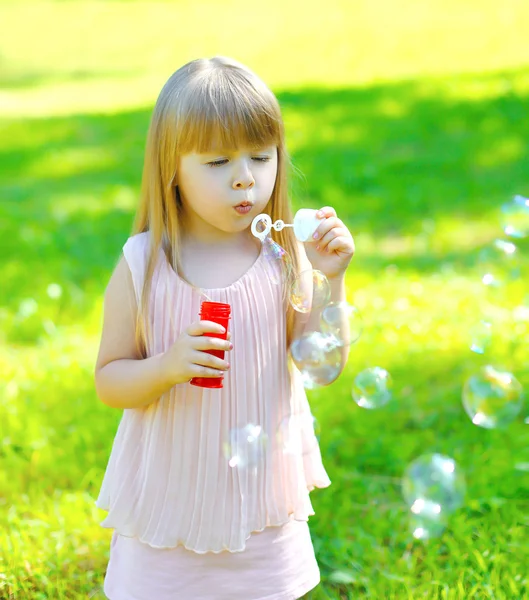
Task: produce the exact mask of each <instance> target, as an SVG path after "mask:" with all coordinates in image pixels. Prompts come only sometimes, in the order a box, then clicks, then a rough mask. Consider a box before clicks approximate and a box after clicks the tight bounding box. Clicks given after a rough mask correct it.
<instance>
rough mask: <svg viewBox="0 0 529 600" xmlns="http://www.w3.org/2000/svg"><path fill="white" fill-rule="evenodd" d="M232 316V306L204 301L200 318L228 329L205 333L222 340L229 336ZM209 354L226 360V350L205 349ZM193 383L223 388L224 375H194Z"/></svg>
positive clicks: (206, 386)
mask: <svg viewBox="0 0 529 600" xmlns="http://www.w3.org/2000/svg"><path fill="white" fill-rule="evenodd" d="M230 316H231V306H230V305H229V304H223V303H222V302H202V305H201V307H200V320H201V321H213V322H214V323H219V325H222V326H223V327H224V329H225V330H226V331H225V333H205V334H204V335H207V336H209V337H214V338H220V339H222V340H225V339H227V337H228V322H229V320H230ZM205 352H207V353H208V354H213V356H218V357H219V358H221V359H222V360H224V355H225V351H224V350H205ZM189 383H190V384H191V385H196V386H198V387H204V388H221V387H223V385H224V378H223V377H193V379H191V381H190V382H189Z"/></svg>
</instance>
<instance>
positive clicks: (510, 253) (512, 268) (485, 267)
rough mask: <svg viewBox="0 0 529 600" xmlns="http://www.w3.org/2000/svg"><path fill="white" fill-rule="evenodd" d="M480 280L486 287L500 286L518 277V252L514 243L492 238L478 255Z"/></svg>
mask: <svg viewBox="0 0 529 600" xmlns="http://www.w3.org/2000/svg"><path fill="white" fill-rule="evenodd" d="M478 263H479V270H480V272H481V282H482V283H483V285H485V286H487V287H488V288H500V287H503V286H504V285H506V284H507V283H509V282H511V281H514V280H516V279H518V278H519V277H520V261H519V252H518V248H517V247H516V245H515V244H513V243H512V242H510V241H506V240H500V239H497V240H494V242H493V243H492V244H490V245H489V246H487V247H486V248H484V249H483V250H481V252H480V253H479V255H478Z"/></svg>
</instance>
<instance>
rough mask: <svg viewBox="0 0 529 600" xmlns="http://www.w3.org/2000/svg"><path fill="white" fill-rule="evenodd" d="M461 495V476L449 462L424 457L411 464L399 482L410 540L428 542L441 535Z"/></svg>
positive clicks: (443, 458)
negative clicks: (410, 530)
mask: <svg viewBox="0 0 529 600" xmlns="http://www.w3.org/2000/svg"><path fill="white" fill-rule="evenodd" d="M465 493H466V484H465V478H464V475H463V473H462V472H461V471H460V469H459V468H458V467H457V465H456V463H455V461H454V460H453V459H452V458H450V457H448V456H443V455H442V454H425V455H423V456H420V457H419V458H417V459H416V460H414V461H413V462H412V463H411V464H410V465H409V466H408V468H407V469H406V471H405V473H404V476H403V478H402V494H403V496H404V501H405V502H406V505H407V506H408V508H409V510H410V519H411V525H412V532H413V536H414V537H415V538H417V539H428V538H430V537H434V536H437V535H439V534H440V533H442V531H443V530H444V528H445V526H446V523H447V519H448V516H449V515H450V514H452V513H453V512H454V511H456V510H457V509H458V508H460V507H461V506H462V504H463V502H464V499H465Z"/></svg>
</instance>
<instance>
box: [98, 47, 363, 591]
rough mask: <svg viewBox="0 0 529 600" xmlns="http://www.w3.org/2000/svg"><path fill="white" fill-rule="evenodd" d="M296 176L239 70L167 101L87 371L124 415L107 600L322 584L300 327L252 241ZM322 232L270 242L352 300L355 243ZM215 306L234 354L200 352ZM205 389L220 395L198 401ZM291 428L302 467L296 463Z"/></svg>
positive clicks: (331, 225) (223, 67)
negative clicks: (227, 315) (198, 380)
mask: <svg viewBox="0 0 529 600" xmlns="http://www.w3.org/2000/svg"><path fill="white" fill-rule="evenodd" d="M288 167H289V157H288V154H287V150H286V147H285V140H284V125H283V122H282V117H281V112H280V108H279V104H278V101H277V99H276V97H275V96H274V95H273V93H272V92H271V91H270V90H269V89H268V87H267V86H266V85H265V84H264V83H263V82H262V81H261V80H260V79H259V78H258V77H257V76H256V75H255V74H253V73H252V72H251V71H250V70H249V69H248V68H246V67H245V66H243V65H241V64H239V63H237V62H236V61H234V60H231V59H227V58H224V57H215V58H212V59H200V60H194V61H192V62H190V63H188V64H186V65H184V66H183V67H181V68H180V69H179V70H178V71H176V72H175V73H174V74H173V75H172V76H171V77H170V78H169V80H168V81H167V83H166V84H165V85H164V87H163V89H162V91H161V93H160V96H159V98H158V100H157V102H156V105H155V108H154V113H153V116H152V121H151V124H150V128H149V132H148V138H147V146H146V152H145V164H144V170H143V180H142V192H141V200H140V206H139V210H138V213H137V218H136V221H135V224H134V232H133V233H134V235H132V236H131V237H130V238H129V239H128V240H127V242H126V243H125V245H124V247H123V257H122V258H121V260H120V261H119V263H118V265H117V267H116V269H115V271H114V273H113V274H112V277H111V279H110V282H109V284H108V287H107V289H106V292H105V301H104V323H103V332H102V338H101V346H100V350H99V355H98V358H97V364H96V370H95V384H96V390H97V394H98V396H99V398H100V400H101V401H102V402H104V403H105V404H107V405H108V406H111V407H113V408H119V409H124V412H123V416H122V419H121V422H120V424H119V428H118V431H117V434H116V438H115V440H114V444H113V447H112V452H111V455H110V459H109V463H108V467H107V470H106V473H105V476H104V479H103V483H102V487H101V491H100V494H99V497H98V499H97V501H96V505H97V506H98V507H99V508H102V509H104V510H106V511H108V515H107V516H106V518H105V520H104V521H103V522H102V523H101V525H102V526H103V527H108V528H112V529H114V532H113V536H112V541H111V547H110V561H109V564H108V569H107V573H106V577H105V584H104V592H105V594H106V595H107V596H108V598H110V600H190V599H198V600H224V599H225V600H265V599H266V600H287V599H295V598H300V597H302V596H303V595H304V594H306V593H307V592H308V591H309V590H311V589H312V588H314V587H315V586H316V585H317V584H318V582H319V579H320V574H319V570H318V565H317V562H316V560H315V556H314V550H313V547H312V543H311V538H310V534H309V529H308V525H307V521H308V518H309V516H310V515H312V514H314V512H313V510H312V506H311V502H310V499H309V491H311V490H312V489H314V488H315V487H326V486H328V485H329V484H330V481H329V478H328V477H327V474H326V472H325V470H324V468H323V466H322V463H321V455H320V450H319V447H318V444H317V440H316V438H315V436H314V432H313V430H312V422H311V418H310V417H311V415H310V409H309V405H308V402H307V397H306V394H305V390H304V388H303V382H302V379H301V374H300V372H299V371H298V370H297V369H296V368H295V367H294V365H293V364H292V363H291V361H289V360H288V350H289V345H290V343H291V341H292V340H293V339H295V337H296V336H297V335H300V334H301V333H302V332H303V330H304V328H306V327H307V326H308V323H307V322H306V321H305V322H304V321H302V320H301V319H299V318H296V315H297V316H299V314H298V313H295V311H293V309H292V308H291V307H290V306H289V303H288V300H285V298H286V297H288V292H287V293H286V294H285V289H287V288H288V285H289V284H288V281H289V280H288V278H287V279H286V280H285V275H284V274H285V272H286V271H287V269H284V268H283V267H282V266H281V264H280V261H270V260H268V258H267V255H266V253H265V252H264V251H263V250H262V244H261V242H260V241H259V240H258V239H257V238H256V237H254V236H253V235H252V234H251V231H250V226H251V223H252V220H253V219H254V217H255V216H256V215H258V214H260V213H262V212H265V213H267V214H269V215H270V216H271V218H272V221H275V220H277V219H283V221H285V222H286V223H292V213H291V209H290V207H289V201H288V197H287V182H288V180H287V169H288ZM318 216H319V218H320V219H321V221H320V223H319V226H318V229H317V231H316V235H315V239H314V240H312V241H311V242H310V243H309V242H307V243H305V244H304V245H303V244H301V243H300V242H297V241H296V238H295V237H294V234H293V233H292V229H290V228H285V229H283V230H282V231H281V232H279V233H277V232H274V236H275V240H276V242H277V243H278V244H280V246H281V247H282V248H284V249H285V250H286V251H287V253H288V255H289V256H290V259H291V266H292V270H291V271H292V272H293V273H294V274H295V273H299V272H300V271H302V270H306V269H307V268H308V269H312V268H314V269H319V270H321V271H322V272H324V273H325V274H326V276H327V277H328V279H329V281H330V284H331V292H332V297H331V300H333V301H340V300H345V286H344V273H345V271H346V269H347V266H348V264H349V262H350V260H351V258H352V256H353V253H354V244H353V239H352V237H351V234H350V233H349V231H348V230H347V228H346V227H345V225H344V224H343V223H342V222H341V221H340V220H339V219H338V218H337V216H336V213H335V212H334V210H333V209H332V208H323V209H321V210H320V211H319V213H318ZM271 269H272V270H275V275H277V277H271V276H270V275H271ZM277 282H279V284H278V283H277ZM205 299H209V300H212V301H216V302H223V303H227V304H230V306H231V311H232V313H231V319H230V321H229V328H228V329H229V333H230V335H229V336H228V339H227V340H224V339H219V338H214V337H208V335H205V334H210V333H217V334H218V333H223V332H224V329H223V327H222V326H221V325H218V324H215V323H212V322H208V321H201V320H200V319H199V313H200V307H201V303H202V301H203V300H205ZM207 350H224V351H226V352H225V358H224V360H223V359H220V358H218V357H216V356H213V355H212V354H210V353H208V352H206V351H207ZM197 376H200V377H206V378H214V377H215V378H218V377H219V376H223V387H222V388H221V389H207V388H203V387H197V386H195V385H190V383H189V382H190V380H191V379H192V378H194V377H197ZM295 417H296V419H295V421H294V422H295V424H296V425H295V427H297V428H298V429H299V431H297V433H296V435H298V434H299V435H298V437H299V439H301V440H302V444H301V446H300V448H301V451H299V452H287V451H285V447H284V446H285V444H284V434H282V433H281V432H282V431H283V430H282V427H283V424H284V423H285V420H286V421H287V422H289V423H290V420H291V419H294V418H295ZM297 417H301V418H297ZM245 427H251V428H252V429H251V431H253V432H257V434H255V437H259V438H262V440H263V444H262V445H260V444H259V445H258V450H259V460H258V461H256V463H255V464H252V465H244V464H243V463H241V464H237V461H235V462H234V461H233V460H228V457H229V455H230V452H229V449H230V446H229V444H230V439H231V440H232V439H233V432H234V431H240V430H241V429H242V431H245V429H244V428H245ZM287 429H288V431H289V432H291V427H290V426H289V427H288V428H287ZM252 435H253V434H252ZM240 439H242V440H243V442H245V441H248V443H250V442H252V441H255V440H254V437H252V436H251V435H250V436H249V435H248V433H246V434H244V435H243V436H242V438H240ZM264 442H266V443H264ZM226 448H227V449H228V452H226ZM250 467H251V468H250Z"/></svg>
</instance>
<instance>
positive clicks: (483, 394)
mask: <svg viewBox="0 0 529 600" xmlns="http://www.w3.org/2000/svg"><path fill="white" fill-rule="evenodd" d="M463 406H464V408H465V410H466V412H467V414H468V416H469V417H470V418H471V420H472V423H474V425H478V426H479V427H484V428H485V429H495V428H496V427H505V426H507V425H509V423H511V422H512V421H514V419H516V417H517V416H518V415H519V414H520V411H521V410H522V406H523V389H522V385H521V383H520V382H519V381H518V380H517V379H516V377H515V376H514V375H513V374H512V373H509V372H508V371H503V370H500V369H496V368H495V367H493V366H491V365H487V366H484V367H482V368H481V369H480V370H479V371H478V372H477V373H475V374H474V375H472V376H471V377H469V378H468V379H467V380H466V382H465V384H464V386H463Z"/></svg>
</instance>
